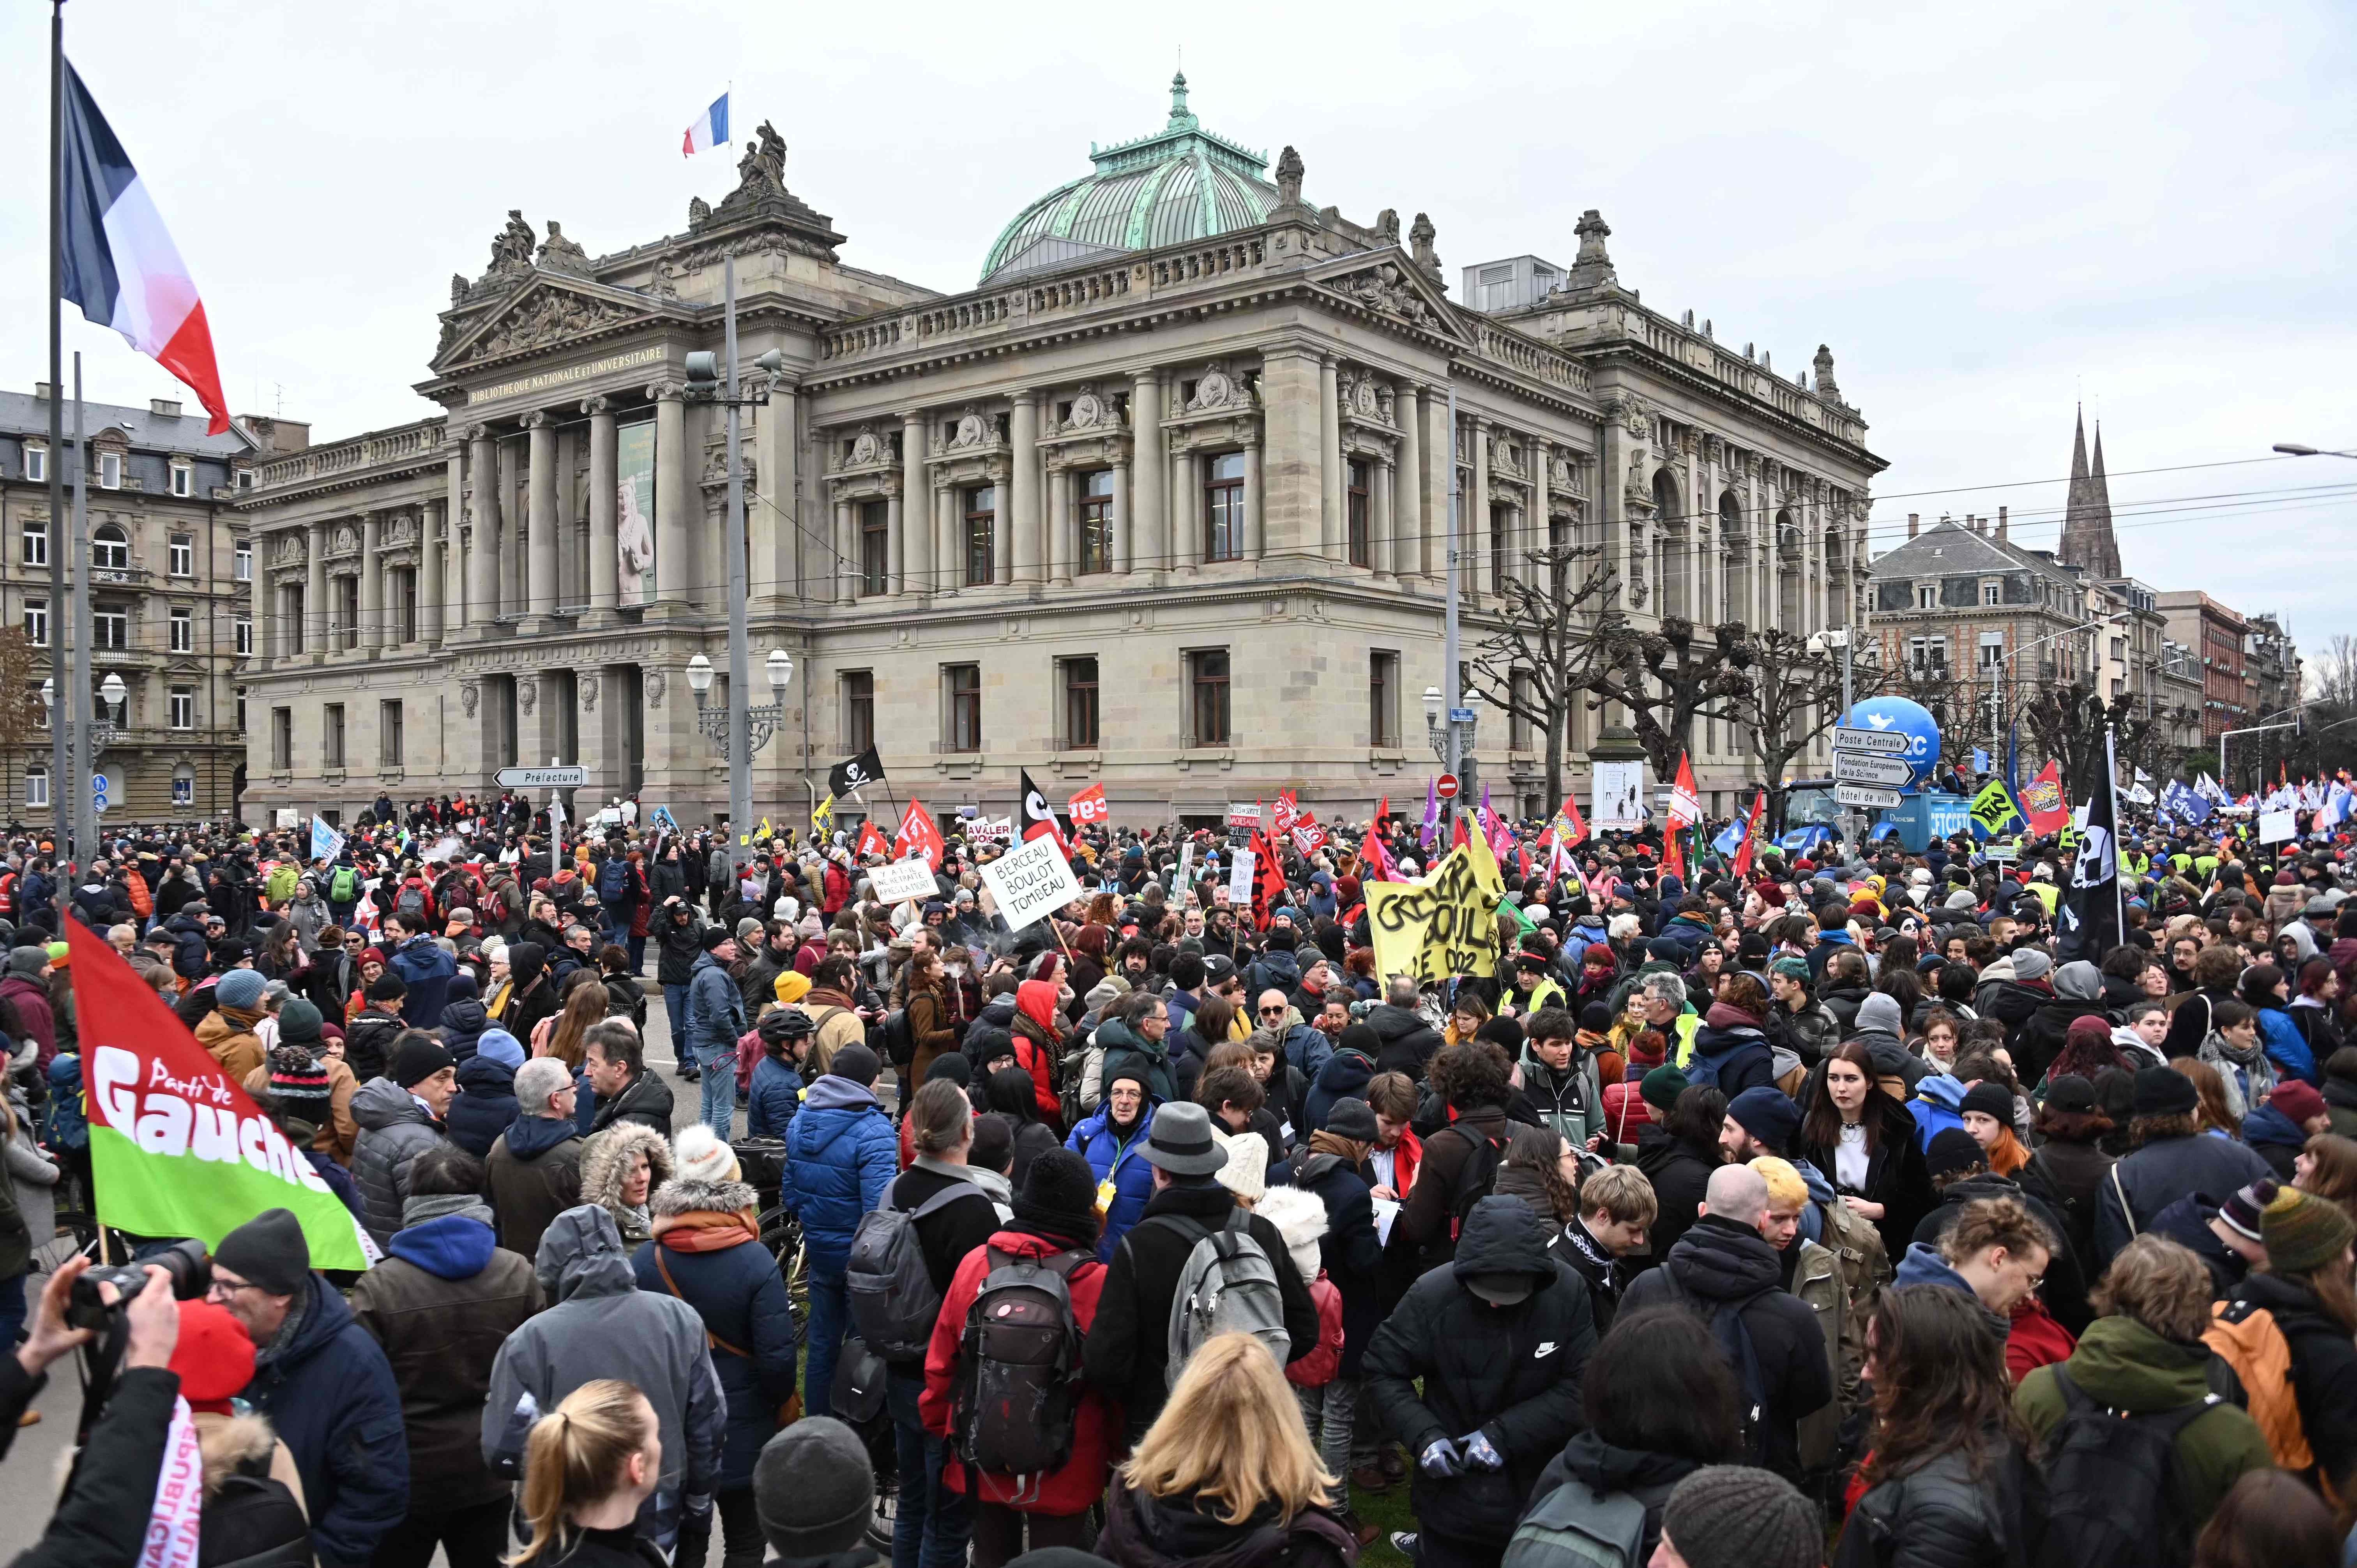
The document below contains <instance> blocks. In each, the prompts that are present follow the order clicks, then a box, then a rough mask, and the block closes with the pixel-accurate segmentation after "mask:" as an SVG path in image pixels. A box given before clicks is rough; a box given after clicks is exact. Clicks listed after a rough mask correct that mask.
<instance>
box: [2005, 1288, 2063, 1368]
mask: <svg viewBox="0 0 2357 1568" xmlns="http://www.w3.org/2000/svg"><path fill="white" fill-rule="evenodd" d="M2077 1348H2079V1342H2078V1341H2077V1340H2076V1339H2073V1338H2072V1337H2071V1331H2070V1330H2069V1329H2067V1328H2065V1327H2063V1326H2061V1324H2059V1323H2057V1322H2055V1321H2054V1319H2053V1318H2052V1317H2051V1316H2049V1315H2048V1313H2047V1311H2046V1304H2045V1303H2043V1302H2041V1301H2040V1300H2039V1299H2038V1298H2037V1297H2036V1296H2034V1295H2030V1296H2024V1297H2023V1298H2022V1302H2021V1305H2019V1306H2017V1307H2015V1308H2014V1309H2013V1326H2012V1327H2011V1328H2010V1329H2008V1330H2007V1333H2006V1337H2005V1370H2006V1375H2007V1377H2009V1378H2011V1379H2012V1380H2014V1382H2015V1384H2016V1385H2018V1384H2019V1383H2020V1381H2021V1380H2022V1379H2024V1378H2026V1377H2028V1376H2029V1374H2030V1373H2031V1372H2033V1371H2036V1370H2037V1369H2039V1368H2040V1367H2046V1366H2051V1365H2053V1364H2054V1363H2055V1362H2057V1361H2067V1360H2069V1359H2071V1352H2072V1351H2073V1350H2076V1349H2077Z"/></svg>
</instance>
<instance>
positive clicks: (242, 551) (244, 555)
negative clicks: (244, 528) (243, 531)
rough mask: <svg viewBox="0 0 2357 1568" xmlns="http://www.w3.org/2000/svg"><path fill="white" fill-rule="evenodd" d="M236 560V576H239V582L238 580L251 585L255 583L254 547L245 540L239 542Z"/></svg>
mask: <svg viewBox="0 0 2357 1568" xmlns="http://www.w3.org/2000/svg"><path fill="white" fill-rule="evenodd" d="M236 560H237V564H236V575H237V580H238V581H239V582H241V583H251V582H253V545H252V544H251V543H249V542H246V541H245V540H242V539H241V540H239V541H238V542H237V557H236Z"/></svg>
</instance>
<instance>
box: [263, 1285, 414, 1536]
mask: <svg viewBox="0 0 2357 1568" xmlns="http://www.w3.org/2000/svg"><path fill="white" fill-rule="evenodd" d="M295 1306H296V1308H298V1309H299V1310H301V1312H302V1313H303V1321H302V1324H301V1326H299V1327H297V1328H296V1330H295V1337H294V1339H293V1341H292V1342H291V1343H289V1344H288V1345H287V1346H286V1348H285V1349H283V1350H281V1351H279V1352H278V1353H277V1355H275V1356H274V1357H272V1358H270V1359H267V1360H257V1361H256V1362H255V1364H254V1369H253V1381H252V1382H250V1383H248V1384H247V1385H246V1386H245V1396H244V1397H245V1398H246V1400H247V1401H248V1402H250V1403H252V1404H253V1407H254V1409H255V1410H256V1411H257V1412H259V1413H261V1414H263V1415H266V1416H268V1417H269V1418H270V1423H271V1424H272V1425H273V1426H274V1427H276V1428H277V1429H278V1436H279V1440H280V1441H281V1442H283V1443H285V1444H286V1447H287V1451H288V1452H289V1453H291V1454H293V1455H294V1456H295V1467H296V1469H297V1470H299V1471H301V1472H302V1475H303V1508H304V1511H306V1512H307V1513H308V1514H309V1515H310V1516H311V1548H312V1550H313V1552H316V1553H317V1556H318V1560H319V1561H320V1562H321V1563H366V1562H367V1561H369V1559H370V1558H371V1557H372V1556H374V1555H375V1553H376V1547H377V1542H378V1541H380V1540H381V1539H382V1537H383V1535H384V1532H385V1531H387V1530H391V1529H392V1528H393V1526H394V1525H396V1524H399V1523H400V1522H401V1520H402V1518H403V1516H404V1514H406V1513H407V1512H408V1510H409V1436H408V1432H407V1429H406V1428H405V1427H404V1425H403V1424H402V1414H401V1388H400V1385H399V1384H397V1383H396V1382H394V1381H393V1363H391V1362H390V1361H387V1360H386V1359H384V1351H383V1350H382V1348H379V1347H378V1345H377V1342H376V1341H375V1339H373V1338H371V1337H370V1335H369V1331H368V1330H367V1329H365V1328H362V1327H361V1326H360V1325H359V1324H358V1323H355V1322H354V1321H352V1312H351V1308H350V1307H348V1306H346V1305H344V1298H343V1297H342V1296H341V1295H340V1294H337V1292H336V1291H335V1290H334V1289H333V1288H332V1287H331V1286H329V1285H328V1282H327V1281H325V1280H323V1279H321V1278H320V1277H319V1276H318V1275H317V1274H313V1275H312V1276H311V1277H310V1279H309V1280H308V1281H307V1285H306V1294H301V1295H298V1296H296V1299H295Z"/></svg>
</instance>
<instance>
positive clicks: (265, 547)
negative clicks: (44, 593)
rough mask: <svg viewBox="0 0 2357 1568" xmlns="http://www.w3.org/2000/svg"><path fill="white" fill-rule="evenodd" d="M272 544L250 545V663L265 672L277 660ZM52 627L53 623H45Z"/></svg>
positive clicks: (263, 538) (265, 540) (257, 541)
mask: <svg viewBox="0 0 2357 1568" xmlns="http://www.w3.org/2000/svg"><path fill="white" fill-rule="evenodd" d="M274 543H275V541H274V540H273V539H271V538H270V537H269V536H268V535H266V534H265V535H263V536H261V537H259V538H257V539H255V540H254V542H253V555H254V559H255V561H256V562H257V563H260V564H257V565H256V566H255V568H254V573H253V655H254V658H253V661H254V664H255V666H256V667H257V668H267V667H268V666H269V665H270V663H271V662H272V661H273V660H275V659H277V658H278V657H279V656H280V653H281V651H282V650H280V648H279V646H278V620H279V617H278V574H277V573H275V572H274V571H272V570H271V569H270V567H269V565H268V562H269V560H270V552H271V547H272V545H273V544H274ZM49 624H50V625H51V626H52V627H54V626H56V625H57V622H55V621H51V622H50V623H49Z"/></svg>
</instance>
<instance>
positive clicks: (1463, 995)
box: [1440, 986, 1490, 1046]
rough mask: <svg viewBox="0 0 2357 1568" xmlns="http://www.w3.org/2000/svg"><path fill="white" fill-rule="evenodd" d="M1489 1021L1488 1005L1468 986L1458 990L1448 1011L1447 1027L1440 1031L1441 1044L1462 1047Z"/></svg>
mask: <svg viewBox="0 0 2357 1568" xmlns="http://www.w3.org/2000/svg"><path fill="white" fill-rule="evenodd" d="M1489 1021H1490V1004H1488V1003H1487V1002H1484V1001H1482V1000H1481V998H1480V996H1478V995H1476V994H1475V993H1474V992H1473V990H1472V988H1471V987H1469V986H1460V987H1458V992H1457V1000H1456V1002H1455V1003H1454V1004H1452V1005H1451V1006H1450V1007H1449V1009H1448V1027H1447V1028H1446V1029H1444V1030H1442V1031H1441V1036H1440V1038H1441V1044H1443V1045H1448V1046H1455V1045H1462V1044H1463V1043H1464V1042H1466V1041H1467V1040H1469V1039H1471V1038H1472V1037H1473V1036H1476V1035H1478V1034H1480V1032H1481V1026H1482V1025H1484V1024H1486V1023H1488V1022H1489Z"/></svg>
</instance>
